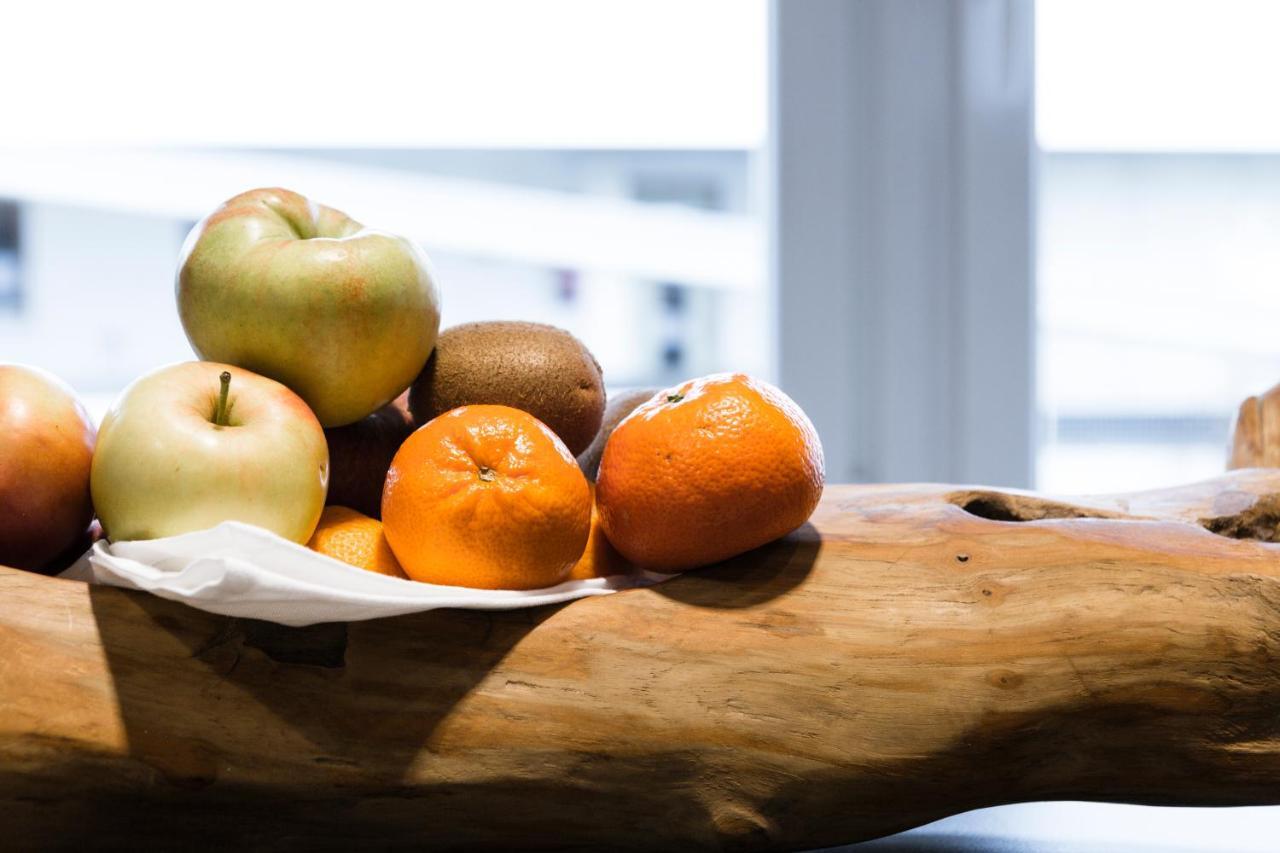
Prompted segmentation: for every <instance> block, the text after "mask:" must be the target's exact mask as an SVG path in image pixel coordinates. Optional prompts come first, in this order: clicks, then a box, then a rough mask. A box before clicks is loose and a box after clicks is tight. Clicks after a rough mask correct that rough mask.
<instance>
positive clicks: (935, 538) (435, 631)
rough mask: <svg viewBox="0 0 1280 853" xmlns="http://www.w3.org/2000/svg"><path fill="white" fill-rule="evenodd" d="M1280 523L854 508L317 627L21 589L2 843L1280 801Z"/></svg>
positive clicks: (864, 829) (1240, 488)
mask: <svg viewBox="0 0 1280 853" xmlns="http://www.w3.org/2000/svg"><path fill="white" fill-rule="evenodd" d="M1278 522H1280V470H1258V469H1254V470H1242V471H1237V472H1234V473H1231V474H1228V475H1225V476H1223V477H1220V478H1218V479H1215V480H1212V481H1209V482H1205V483H1200V484H1196V485H1192V486H1187V487H1184V488H1178V489H1172V490H1166V491H1155V492H1146V493H1140V494H1130V495H1118V496H1110V497H1092V498H1083V499H1075V500H1070V501H1066V500H1052V499H1048V498H1044V497H1038V496H1035V495H1032V494H1028V493H1023V492H1012V491H997V490H989V489H970V488H956V487H950V486H936V485H919V486H865V487H854V486H833V487H830V488H829V489H828V490H827V494H826V496H825V498H824V499H823V501H822V504H821V506H820V508H819V509H818V511H817V513H816V514H815V515H814V517H813V519H812V520H811V522H810V523H809V524H806V525H805V526H804V527H803V528H801V529H800V530H798V531H797V532H796V533H794V534H792V535H791V536H789V537H787V538H786V539H784V540H782V541H779V542H777V543H774V544H773V545H771V546H768V547H766V548H763V549H760V550H759V551H756V552H754V553H751V554H748V555H745V556H743V557H740V558H738V559H735V560H731V561H729V562H726V563H724V564H721V565H718V566H714V567H710V568H708V569H705V570H701V571H698V572H692V573H689V574H687V575H685V576H683V577H681V578H678V579H675V580H672V581H670V582H668V583H666V584H663V585H660V586H657V587H653V588H649V589H644V590H635V591H629V592H624V593H620V594H617V595H613V596H607V597H602V598H588V599H583V600H580V601H576V602H573V603H570V604H566V605H560V606H553V607H545V608H541V609H537V610H526V611H511V612H494V613H485V612H479V611H436V612H431V613H424V614H419V615H414V616H405V617H400V618H395V619H384V620H377V621H372V622H361V623H353V624H350V625H345V626H344V625H324V626H317V627H314V628H307V629H292V630H291V629H282V628H279V627H278V626H271V625H265V624H262V623H253V622H244V621H238V620H234V619H228V618H225V617H219V616H214V615H210V614H207V613H203V612H199V611H195V610H191V609H189V608H186V607H184V606H182V605H179V604H175V603H172V602H168V601H164V600H161V599H159V598H155V597H151V596H148V595H145V594H140V593H134V592H127V591H123V590H119V589H111V588H106V587H91V586H86V585H84V584H80V583H75V582H71V581H65V580H60V579H57V578H48V577H41V576H37V575H34V574H29V573H24V572H20V571H15V570H8V569H0V602H3V604H2V605H0V826H3V827H4V833H5V843H6V844H7V845H14V846H17V847H32V846H45V845H55V844H56V845H57V846H63V847H79V846H83V845H91V846H109V847H127V848H131V849H136V848H139V847H145V846H156V847H169V848H172V847H175V846H182V847H184V848H185V847H192V846H227V845H231V844H237V845H253V846H255V847H268V848H284V849H288V848H311V847H349V846H352V845H355V844H357V843H362V844H374V845H375V846H379V847H381V846H396V845H413V846H416V847H423V848H431V849H440V848H450V849H457V848H462V847H467V848H480V849H503V850H507V849H512V848H533V849H557V850H564V849H583V850H600V849H636V850H639V849H661V850H671V849H692V848H706V849H731V850H794V849H806V848H814V847H823V846H828V845H836V844H841V843H846V842H852V841H856V840H859V839H866V838H871V837H875V836H880V835H884V834H886V833H891V832H894V831H897V830H901V829H905V828H908V827H912V826H916V825H919V824H922V823H925V822H928V821H932V820H934V819H937V818H940V817H943V816H945V815H949V814H953V813H957V812H961V811H965V810H968V809H973V808H977V807H981V806H991V805H996V804H1002V803H1011V802H1017V801H1027V800H1051V799H1060V798H1063V799H1087V800H1110V801H1123V802H1135V803H1153V804H1188V805H1190V804H1194V805H1228V804H1262V803H1276V802H1280V714H1278V713H1277V708H1280V668H1278V664H1280V583H1278V579H1280V546H1277V545H1275V544H1272V540H1274V539H1276V538H1277V532H1276V531H1277V525H1278ZM179 843H180V844H179Z"/></svg>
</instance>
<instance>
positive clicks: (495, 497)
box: [382, 405, 591, 589]
mask: <svg viewBox="0 0 1280 853" xmlns="http://www.w3.org/2000/svg"><path fill="white" fill-rule="evenodd" d="M382 523H383V527H384V529H385V531H386V535H387V541H388V542H390V543H391V549H392V550H393V551H394V552H395V554H396V557H397V558H399V560H400V565H401V566H403V567H404V570H405V572H407V573H408V575H409V577H411V578H413V579H414V580H418V581H425V582H427V583H438V584H448V585H452V586H468V587H478V588H484V589H536V588H539V587H546V586H553V585H555V584H558V583H560V582H561V581H563V580H564V579H565V576H566V575H567V574H568V572H569V569H570V567H571V566H572V565H573V564H574V563H575V562H576V561H577V560H578V558H579V557H580V556H581V555H582V552H583V549H584V547H585V545H586V541H587V533H588V530H589V528H590V524H591V490H590V488H589V487H588V485H587V480H586V478H585V477H584V476H583V475H582V471H581V470H579V468H578V463H577V461H576V460H574V458H573V456H572V455H571V454H570V453H569V451H568V449H567V448H566V447H565V445H564V443H563V442H562V441H561V440H560V439H559V438H557V437H556V434H555V433H553V432H552V431H551V430H550V429H549V428H548V427H547V426H546V425H545V424H543V423H542V422H541V421H539V420H538V419H537V418H535V417H534V416H533V415H530V414H529V413H527V412H523V411H520V410H519V409H513V408H510V407H508V406H490V405H479V406H460V407H458V408H456V409H453V410H451V411H448V412H445V413H444V414H443V415H440V416H438V417H436V418H434V419H433V420H431V421H429V422H427V423H426V424H424V425H423V426H421V427H419V428H418V429H417V431H415V432H414V433H413V434H412V435H410V436H409V438H408V439H407V440H406V441H405V442H404V444H402V445H401V446H400V450H399V451H398V452H397V453H396V456H395V459H394V460H392V462H391V469H390V470H389V471H388V472H387V482H386V485H385V486H384V488H383V493H382Z"/></svg>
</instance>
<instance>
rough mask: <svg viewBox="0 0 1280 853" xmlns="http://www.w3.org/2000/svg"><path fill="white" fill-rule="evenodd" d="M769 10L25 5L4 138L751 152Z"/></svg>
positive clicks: (10, 68) (728, 1)
mask: <svg viewBox="0 0 1280 853" xmlns="http://www.w3.org/2000/svg"><path fill="white" fill-rule="evenodd" d="M765 25H766V16H765V9H764V2H763V0H699V2H696V3H687V2H681V0H647V2H643V3H602V2H594V0H538V2H527V0H467V2H418V3H409V2H388V0H363V2H360V3H350V2H342V3H338V2H332V0H319V1H318V2H317V0H311V2H298V0H286V2H265V3H264V2H260V1H259V0H221V2H219V3H217V4H214V5H209V4H204V5H199V6H192V5H189V4H185V3H166V2H139V0H122V2H113V3H87V2H86V3H68V2H58V1H57V0H52V2H39V3H23V4H18V5H16V6H15V7H14V8H12V9H8V10H6V12H5V13H4V24H3V26H0V74H2V75H3V79H5V80H6V81H7V82H8V85H7V86H6V87H5V102H4V121H3V125H4V133H3V135H2V136H0V142H2V143H7V144H24V143H26V144H31V143H40V144H44V143H50V142H52V143H60V144H76V145H99V144H112V145H235V146H300V147H312V148H314V147H325V146H331V147H338V146H352V147H359V146H405V147H516V148H535V147H536V148H649V149H652V148H699V149H705V148H724V149H740V150H742V149H752V148H756V147H758V146H759V145H760V143H761V141H762V140H763V139H764V135H765V103H766V100H765V90H766V80H765V67H766V37H765Z"/></svg>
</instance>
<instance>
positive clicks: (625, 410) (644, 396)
mask: <svg viewBox="0 0 1280 853" xmlns="http://www.w3.org/2000/svg"><path fill="white" fill-rule="evenodd" d="M658 390H659V389H657V388H635V389H633V390H631V391H624V392H623V393H621V394H619V395H618V396H616V397H610V398H609V405H608V406H606V407H605V410H604V422H603V423H602V424H601V425H600V431H599V432H598V433H596V437H595V438H594V439H592V441H591V446H590V447H588V448H587V449H586V450H584V451H582V453H580V454H578V467H579V468H581V469H582V473H583V474H585V475H586V477H587V479H588V480H590V481H591V482H593V483H594V482H595V481H596V474H597V473H598V472H599V471H600V457H602V456H603V455H604V446H605V444H606V443H607V442H608V441H609V436H611V435H613V430H614V428H615V427H617V425H618V424H620V423H622V419H623V418H625V417H626V416H627V415H629V414H631V413H632V412H634V411H635V410H636V409H638V408H639V407H640V406H641V404H643V403H646V402H648V401H649V400H650V399H651V398H652V397H653V395H654V394H657V393H658Z"/></svg>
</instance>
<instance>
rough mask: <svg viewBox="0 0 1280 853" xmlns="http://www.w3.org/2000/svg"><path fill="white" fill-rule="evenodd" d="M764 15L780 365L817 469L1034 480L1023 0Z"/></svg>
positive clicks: (807, 6) (1028, 94)
mask: <svg viewBox="0 0 1280 853" xmlns="http://www.w3.org/2000/svg"><path fill="white" fill-rule="evenodd" d="M771 14H772V23H773V26H772V27H771V38H772V43H771V58H772V68H771V75H772V87H771V95H772V106H771V114H770V126H771V152H772V163H773V170H772V182H771V186H772V189H773V205H772V211H773V212H772V217H773V220H772V224H773V227H772V229H771V231H772V239H773V245H772V277H773V282H774V286H775V293H776V298H777V305H778V313H779V317H780V324H779V342H778V343H779V347H778V353H779V365H778V375H779V378H780V380H781V383H782V385H783V387H784V388H785V389H786V390H787V391H788V392H789V393H791V394H792V395H793V396H794V397H795V398H796V399H797V401H798V402H800V404H801V405H802V406H804V408H805V409H806V411H808V412H809V413H810V415H811V416H812V417H813V419H814V421H815V423H816V424H817V426H818V429H819V431H820V433H821V434H822V438H823V443H824V445H825V447H826V450H827V455H828V467H829V478H830V479H831V480H832V481H840V480H863V481H867V480H878V481H883V480H899V481H901V480H949V481H982V482H986V483H990V484H996V485H1009V486H1027V485H1030V484H1031V479H1032V471H1033V466H1032V452H1033V438H1034V430H1033V424H1034V412H1033V401H1034V393H1033V387H1032V382H1033V377H1034V370H1033V367H1034V364H1033V359H1034V345H1033V344H1034V338H1033V334H1034V326H1033V323H1034V310H1033V306H1034V278H1033V274H1032V271H1033V257H1034V255H1033V221H1034V220H1033V216H1034V208H1033V203H1032V202H1033V192H1032V191H1033V164H1034V157H1033V145H1034V140H1033V132H1032V116H1033V112H1032V85H1031V84H1032V63H1031V50H1032V4H1031V2H1030V0H955V2H952V0H855V1H854V2H845V1H844V0H806V2H782V1H781V0H775V2H774V3H773V6H772V10H771Z"/></svg>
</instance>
